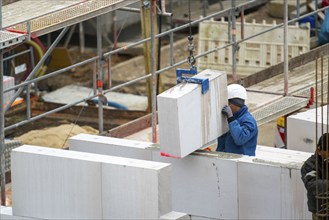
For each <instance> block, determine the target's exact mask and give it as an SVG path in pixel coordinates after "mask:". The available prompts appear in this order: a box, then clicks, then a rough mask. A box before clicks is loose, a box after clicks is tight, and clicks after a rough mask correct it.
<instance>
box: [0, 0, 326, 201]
mask: <svg viewBox="0 0 329 220" xmlns="http://www.w3.org/2000/svg"><path fill="white" fill-rule="evenodd" d="M32 1H33V0H30V1H29V0H22V1H19V2H16V3H13V4H12V5H11V6H10V5H9V6H8V10H12V11H11V12H10V13H8V11H7V12H2V6H1V5H0V13H2V14H3V17H2V16H1V18H3V20H0V29H1V31H0V81H3V52H4V49H6V48H10V47H11V46H14V45H18V44H20V43H22V42H24V41H27V40H29V39H30V38H31V36H42V35H44V34H47V33H51V32H54V31H57V30H61V31H60V33H59V35H58V36H57V38H56V39H55V40H54V42H53V43H52V44H51V45H50V47H49V49H48V50H47V52H46V53H45V54H44V56H43V57H42V58H41V60H40V61H39V62H38V63H37V64H36V66H35V67H34V69H33V70H32V72H31V73H30V74H29V76H28V77H27V79H26V80H25V81H24V82H22V83H20V84H18V85H15V86H14V87H11V88H9V89H6V90H4V89H3V85H2V83H0V91H1V92H0V100H1V102H2V100H3V94H4V93H6V92H9V91H12V90H14V91H16V92H15V95H14V96H13V97H12V98H11V100H10V102H9V103H8V104H7V105H6V107H5V108H4V109H3V108H0V109H1V110H0V141H1V142H0V150H1V151H0V152H1V173H4V172H5V165H4V164H5V159H6V158H5V154H4V148H5V145H4V139H5V132H6V131H8V130H10V129H13V128H16V127H19V126H22V125H24V124H27V123H30V122H32V121H35V120H38V119H40V118H43V117H45V116H47V115H50V114H53V113H56V112H59V111H62V110H64V109H67V108H70V107H72V106H75V105H77V104H79V103H82V102H86V101H88V100H90V99H93V98H95V97H100V96H103V95H104V94H106V93H109V92H111V91H115V90H118V89H121V88H123V87H126V86H128V85H132V84H135V83H137V82H139V81H142V80H146V79H152V131H153V135H152V136H153V137H155V136H156V93H155V90H156V76H157V75H159V74H161V73H163V72H165V71H167V70H170V69H174V68H176V67H179V66H181V65H183V64H185V63H186V60H180V61H178V62H174V48H173V44H174V34H175V33H176V32H178V31H181V30H184V29H187V28H188V27H190V25H198V24H199V23H200V22H202V21H205V20H209V19H211V18H218V17H223V16H227V17H229V21H230V24H229V31H230V38H231V39H230V40H229V43H228V44H226V45H225V46H221V47H215V48H210V49H209V50H208V51H205V52H203V53H200V54H198V55H196V56H195V59H198V58H200V57H203V56H206V55H208V54H210V53H214V52H216V51H218V50H222V49H225V48H227V47H232V50H233V51H236V50H237V49H238V45H239V44H240V43H242V42H244V41H246V40H248V39H251V38H253V37H256V36H259V35H261V34H264V33H266V32H269V31H271V30H274V29H277V28H284V36H285V37H284V39H283V41H284V45H285V48H287V34H288V33H287V26H288V24H292V23H294V22H296V21H298V20H299V19H302V18H305V17H308V16H310V15H314V14H316V13H318V12H320V11H323V10H325V9H326V8H327V7H326V8H322V9H317V10H315V11H313V12H311V13H308V14H305V15H303V16H299V17H297V18H294V19H291V20H288V10H287V8H288V6H287V0H285V1H284V8H285V11H284V15H285V17H284V23H282V24H278V25H276V26H275V27H273V28H271V29H269V30H266V31H264V32H261V33H255V35H253V36H249V37H246V38H244V39H241V40H239V41H236V40H235V38H234V34H235V30H234V31H233V29H235V22H236V19H235V18H236V16H237V13H236V12H241V14H242V15H243V14H244V10H245V8H248V7H250V5H253V4H255V2H257V1H259V0H249V1H246V2H245V3H242V4H240V5H236V4H235V0H232V1H231V7H229V8H227V9H223V10H221V11H218V12H215V13H213V14H211V15H207V16H204V17H202V18H200V19H196V20H193V21H192V22H191V23H188V24H183V25H180V26H178V27H175V28H172V29H170V30H168V31H165V32H162V33H159V34H154V32H155V30H154V22H151V24H150V25H151V27H152V28H151V29H152V33H151V37H149V38H145V39H142V40H139V41H137V42H134V43H131V44H129V45H128V46H125V47H124V48H118V49H114V50H111V51H107V52H105V53H103V52H102V30H101V19H100V15H103V14H106V13H108V12H111V11H115V10H128V11H129V10H130V11H138V10H136V9H132V8H127V6H129V5H131V4H133V3H137V2H141V1H140V0H70V1H64V0H63V1H47V0H40V1H39V2H40V7H35V6H34V7H30V6H32V5H33V3H32ZM296 1H297V2H299V0H296ZM55 2H56V3H55ZM143 2H144V6H145V7H151V8H152V9H153V10H150V11H151V17H152V18H154V16H156V14H155V13H154V12H155V11H157V10H156V8H155V7H156V6H155V0H149V1H143ZM145 2H148V3H149V6H146V4H145ZM60 3H61V4H60ZM14 4H15V5H14ZM19 4H22V5H21V6H20V7H23V5H25V6H26V11H27V12H26V14H21V13H20V12H19V11H17V10H19V7H18V5H19ZM49 4H56V5H59V6H58V7H47V5H48V6H49ZM50 8H55V9H50ZM328 8H329V7H328ZM28 10H33V13H32V11H28ZM152 12H153V13H152ZM6 13H7V14H6ZM160 14H161V13H160ZM95 17H96V18H97V26H96V27H97V30H96V32H97V55H96V56H94V57H92V58H89V59H87V60H84V61H82V62H78V63H75V64H73V65H71V66H68V67H65V68H63V69H60V70H56V71H54V72H51V73H48V74H46V75H44V76H41V77H38V78H34V76H35V75H36V73H37V71H38V70H39V68H40V67H41V66H42V65H43V64H44V62H45V61H46V59H47V58H48V56H49V55H50V54H51V52H52V51H53V49H54V48H55V47H56V46H57V45H58V43H59V41H60V40H61V39H62V38H63V36H64V35H65V34H66V32H67V31H68V29H69V27H70V26H72V25H75V24H77V23H80V22H82V21H85V20H88V19H91V18H95ZM153 20H154V19H152V21H153ZM242 21H243V19H242ZM242 27H243V22H242ZM164 36H169V39H170V41H169V45H170V51H171V53H170V61H171V62H170V65H168V66H166V67H164V68H161V69H159V70H156V68H155V66H154V64H155V61H154V60H152V71H151V72H150V73H147V74H146V75H144V76H142V77H138V78H135V79H133V80H130V81H128V82H125V83H122V84H120V85H117V86H113V87H111V88H108V89H104V88H102V87H101V86H100V87H97V90H96V91H95V92H94V94H92V95H90V96H89V97H86V98H84V99H81V100H79V101H76V102H73V103H70V104H66V105H64V106H62V107H59V108H56V109H53V110H50V111H48V112H45V113H43V114H40V115H37V116H34V117H32V116H31V112H30V111H29V109H30V107H31V104H30V100H29V99H28V98H27V112H28V117H27V119H26V120H23V121H20V122H18V123H16V124H13V125H10V126H7V127H5V125H4V115H5V112H6V111H7V110H8V109H9V107H10V106H11V104H12V103H13V102H14V100H15V99H16V98H17V97H18V96H19V95H20V94H21V92H23V91H24V90H26V91H27V95H26V96H27V97H28V96H30V92H29V88H30V87H31V85H32V84H34V83H37V82H39V81H41V80H44V79H47V78H50V77H53V76H55V75H58V74H61V73H63V72H65V71H68V70H70V69H73V68H76V67H79V66H83V65H86V64H94V66H95V67H97V68H96V70H97V78H96V79H94V80H96V81H95V82H94V84H95V85H97V82H100V83H101V84H102V81H103V70H102V68H101V67H102V65H103V64H104V62H106V61H108V62H109V63H111V59H112V56H113V55H115V54H118V53H120V52H123V51H124V50H126V49H129V48H133V47H136V46H138V45H142V44H144V43H146V42H150V43H151V48H152V54H153V55H154V54H155V39H159V38H162V37H164ZM232 56H233V58H232V60H235V58H236V57H235V56H236V53H233V54H232ZM152 57H153V58H154V57H155V56H152ZM235 65H236V64H235V63H233V70H235ZM288 65H289V62H288V52H287V49H285V50H284V62H283V67H284V69H283V74H284V76H285V83H284V86H285V88H284V93H283V94H280V95H282V99H281V100H280V105H276V104H277V103H276V104H275V103H271V104H269V105H267V107H264V108H260V109H258V110H257V112H256V118H257V120H258V121H259V122H262V123H265V122H267V121H270V120H273V119H275V118H276V117H278V116H280V115H284V114H287V113H291V112H292V111H295V110H297V109H300V108H302V107H303V106H306V104H307V101H308V99H307V98H296V97H292V96H289V92H288V87H287V85H288V83H287V82H288V70H289V68H288ZM232 74H233V79H236V80H240V82H243V79H237V78H236V73H235V71H233V73H232ZM109 81H110V82H111V70H110V71H109ZM98 100H99V102H98V108H99V111H98V113H99V115H98V122H99V131H100V132H103V104H102V102H101V99H98ZM0 104H1V106H4V105H3V103H0ZM274 106H279V107H276V108H275V107H274ZM280 106H284V109H283V110H282V108H281V107H280ZM153 142H155V138H153ZM4 187H5V175H1V203H2V204H5V193H4V192H5V190H4Z"/></svg>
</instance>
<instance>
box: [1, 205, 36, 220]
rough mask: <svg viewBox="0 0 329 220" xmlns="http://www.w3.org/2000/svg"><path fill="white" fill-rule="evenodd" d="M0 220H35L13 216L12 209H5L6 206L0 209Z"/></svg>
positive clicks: (33, 219) (34, 219)
mask: <svg viewBox="0 0 329 220" xmlns="http://www.w3.org/2000/svg"><path fill="white" fill-rule="evenodd" d="M0 219H1V220H37V219H36V218H26V217H22V216H14V215H13V209H12V207H6V206H1V207H0Z"/></svg>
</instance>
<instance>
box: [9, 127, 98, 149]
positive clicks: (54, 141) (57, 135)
mask: <svg viewBox="0 0 329 220" xmlns="http://www.w3.org/2000/svg"><path fill="white" fill-rule="evenodd" d="M81 133H84V134H98V131H97V130H95V129H94V128H92V127H89V126H82V127H80V126H79V125H75V124H64V125H60V126H57V127H50V128H45V129H42V130H33V131H30V132H28V133H25V134H23V135H22V136H19V137H16V138H15V140H19V141H20V142H21V143H22V144H30V145H35V146H42V147H52V148H67V147H68V139H69V138H70V137H72V136H75V135H77V134H81Z"/></svg>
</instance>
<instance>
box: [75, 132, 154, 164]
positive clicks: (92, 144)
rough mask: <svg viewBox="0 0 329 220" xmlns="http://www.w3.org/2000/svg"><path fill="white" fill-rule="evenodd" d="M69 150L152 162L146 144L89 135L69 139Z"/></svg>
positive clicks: (148, 145)
mask: <svg viewBox="0 0 329 220" xmlns="http://www.w3.org/2000/svg"><path fill="white" fill-rule="evenodd" d="M69 148H70V150H74V151H82V152H88V153H97V154H104V155H111V156H118V157H128V158H134V159H141V160H152V151H151V150H150V144H149V143H148V142H142V141H133V140H124V139H121V138H112V137H104V136H99V135H91V134H78V135H76V136H74V137H71V138H69Z"/></svg>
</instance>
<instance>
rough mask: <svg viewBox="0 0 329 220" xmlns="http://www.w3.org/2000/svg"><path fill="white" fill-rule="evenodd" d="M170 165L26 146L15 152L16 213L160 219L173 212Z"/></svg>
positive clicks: (13, 186) (43, 216) (81, 217)
mask: <svg viewBox="0 0 329 220" xmlns="http://www.w3.org/2000/svg"><path fill="white" fill-rule="evenodd" d="M170 169H171V167H170V165H169V164H165V163H158V162H152V161H144V160H135V159H130V158H121V157H112V156H104V155H99V154H90V153H83V152H77V151H66V150H60V149H51V148H43V147H35V146H29V145H24V146H22V147H19V148H16V149H15V150H13V153H12V188H13V195H12V197H13V214H14V215H15V216H26V217H32V218H41V219H118V218H127V219H157V218H159V217H160V216H162V215H164V214H165V213H168V212H170V211H172V210H171V194H170V192H171V190H170V187H171V186H170V184H168V183H169V182H170V172H171V171H170ZM162 183H163V184H162ZM114 208H115V210H114Z"/></svg>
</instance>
